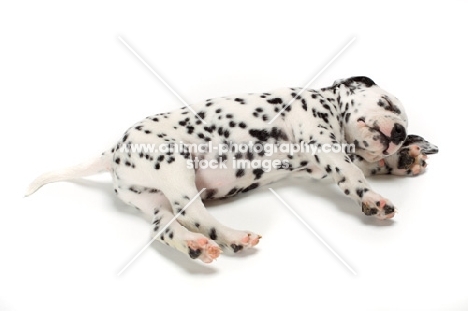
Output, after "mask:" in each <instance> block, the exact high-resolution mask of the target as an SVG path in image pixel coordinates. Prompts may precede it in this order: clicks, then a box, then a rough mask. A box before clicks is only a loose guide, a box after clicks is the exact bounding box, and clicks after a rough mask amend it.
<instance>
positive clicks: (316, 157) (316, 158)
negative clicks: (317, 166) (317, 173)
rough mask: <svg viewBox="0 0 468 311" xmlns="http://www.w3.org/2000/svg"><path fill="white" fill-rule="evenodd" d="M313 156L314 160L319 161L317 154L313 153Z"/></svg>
mask: <svg viewBox="0 0 468 311" xmlns="http://www.w3.org/2000/svg"><path fill="white" fill-rule="evenodd" d="M314 157H315V161H317V163H320V159H319V157H318V155H316V154H314Z"/></svg>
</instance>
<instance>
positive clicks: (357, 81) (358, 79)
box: [333, 76, 377, 87]
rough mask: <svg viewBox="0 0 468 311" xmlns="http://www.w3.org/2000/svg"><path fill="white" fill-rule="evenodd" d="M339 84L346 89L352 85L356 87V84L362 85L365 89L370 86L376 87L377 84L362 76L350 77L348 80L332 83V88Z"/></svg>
mask: <svg viewBox="0 0 468 311" xmlns="http://www.w3.org/2000/svg"><path fill="white" fill-rule="evenodd" d="M339 84H344V85H346V86H347V87H351V86H353V85H354V86H356V85H357V84H360V85H363V86H365V87H371V86H374V85H377V84H375V82H374V81H372V79H370V78H368V77H364V76H358V77H351V78H348V79H340V80H336V81H335V82H334V83H333V86H337V85H339Z"/></svg>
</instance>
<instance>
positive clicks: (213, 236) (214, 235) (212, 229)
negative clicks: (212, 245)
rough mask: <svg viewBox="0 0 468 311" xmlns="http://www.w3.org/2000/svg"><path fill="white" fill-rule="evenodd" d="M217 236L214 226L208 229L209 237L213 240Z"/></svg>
mask: <svg viewBox="0 0 468 311" xmlns="http://www.w3.org/2000/svg"><path fill="white" fill-rule="evenodd" d="M217 238H218V235H217V234H216V229H215V228H211V230H210V239H212V240H213V241H215V240H216V239H217Z"/></svg>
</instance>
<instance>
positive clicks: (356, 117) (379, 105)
mask: <svg viewBox="0 0 468 311" xmlns="http://www.w3.org/2000/svg"><path fill="white" fill-rule="evenodd" d="M333 88H334V90H335V92H336V94H338V95H339V101H340V104H341V111H342V112H343V113H344V114H343V116H344V124H343V126H344V130H345V136H346V141H347V142H348V143H350V144H354V145H355V148H356V154H358V155H360V156H362V157H363V158H364V159H365V160H366V161H369V162H376V161H379V160H380V159H382V158H384V157H386V156H388V155H391V154H393V153H395V152H396V151H397V150H398V149H399V148H400V147H401V145H402V144H403V142H404V141H405V139H406V136H407V127H408V118H407V116H406V113H405V111H404V109H403V106H402V104H401V103H400V101H399V100H398V99H397V98H396V97H395V96H393V95H391V94H390V93H388V92H386V91H384V90H383V89H381V88H380V87H379V86H377V84H375V83H374V81H372V80H371V79H369V78H367V77H352V78H349V79H345V80H339V81H336V82H335V83H334V84H333Z"/></svg>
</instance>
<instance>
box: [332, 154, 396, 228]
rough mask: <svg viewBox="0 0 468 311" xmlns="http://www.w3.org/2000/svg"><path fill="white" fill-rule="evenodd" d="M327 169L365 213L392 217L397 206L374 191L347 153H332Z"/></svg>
mask: <svg viewBox="0 0 468 311" xmlns="http://www.w3.org/2000/svg"><path fill="white" fill-rule="evenodd" d="M327 160H328V162H329V164H327V166H326V171H327V173H328V174H330V175H331V176H332V178H333V180H334V181H335V182H336V184H337V185H338V186H339V187H340V188H341V190H342V191H343V192H344V194H345V195H347V196H349V197H351V198H352V199H354V200H355V201H356V202H358V204H359V205H360V206H361V207H362V211H363V212H364V214H365V215H367V216H370V215H375V216H376V217H378V218H379V219H386V218H392V217H393V216H394V214H395V208H394V206H393V204H392V203H391V202H390V200H388V199H386V198H384V197H382V196H381V195H379V194H378V193H376V192H375V191H373V190H372V189H371V187H370V185H369V183H368V182H367V180H366V178H365V176H364V173H363V172H362V170H361V169H360V168H359V167H358V166H356V165H355V164H353V163H352V161H351V159H350V157H349V156H347V155H343V154H333V155H332V154H330V156H329V158H328V159H327Z"/></svg>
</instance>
